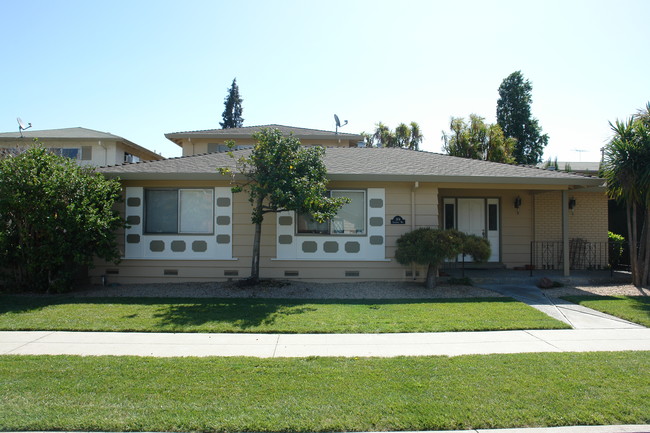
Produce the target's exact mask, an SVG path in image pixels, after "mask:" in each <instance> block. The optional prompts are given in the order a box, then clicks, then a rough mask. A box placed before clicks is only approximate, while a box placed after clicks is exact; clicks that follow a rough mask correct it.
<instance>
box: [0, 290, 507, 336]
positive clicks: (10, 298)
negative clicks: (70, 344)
mask: <svg viewBox="0 0 650 433" xmlns="http://www.w3.org/2000/svg"><path fill="white" fill-rule="evenodd" d="M477 302H480V303H483V302H490V303H519V302H518V301H515V300H514V299H511V298H507V297H498V298H454V299H451V298H447V299H277V298H255V299H253V298H144V297H139V298H127V297H114V298H109V297H106V298H74V297H69V296H43V297H40V296H20V295H0V315H1V314H3V313H9V312H13V313H21V312H32V311H37V310H40V309H43V308H46V307H49V306H54V305H64V304H77V305H83V304H92V305H97V304H100V305H101V304H105V305H106V306H107V308H108V307H109V306H110V305H134V306H138V305H142V306H147V305H150V306H155V307H156V308H155V311H154V312H153V313H152V315H151V317H153V318H154V319H156V322H157V323H155V324H154V325H153V327H155V328H159V330H160V331H167V332H174V331H175V330H177V329H178V330H180V329H183V328H185V329H187V328H192V327H195V328H199V327H202V326H204V325H207V324H210V323H215V324H216V323H222V324H228V325H230V326H231V332H232V330H235V331H236V330H242V331H244V330H247V329H251V328H256V327H263V326H268V325H272V324H274V323H275V322H276V321H277V320H280V319H281V318H283V317H287V316H294V315H301V314H306V313H310V312H314V311H317V310H318V305H330V304H336V305H357V306H366V307H367V308H368V309H369V310H373V311H375V310H381V306H382V305H394V304H403V305H404V304H422V303H427V304H452V303H453V304H458V303H477ZM377 313H378V314H380V311H377ZM136 317H138V314H137V313H135V314H124V315H123V316H122V317H121V318H122V319H125V320H128V319H132V318H136ZM262 332H263V331H262Z"/></svg>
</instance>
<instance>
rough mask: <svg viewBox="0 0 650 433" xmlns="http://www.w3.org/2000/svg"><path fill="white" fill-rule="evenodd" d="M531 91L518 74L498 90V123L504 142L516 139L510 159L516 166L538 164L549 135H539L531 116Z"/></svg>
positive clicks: (511, 75)
mask: <svg viewBox="0 0 650 433" xmlns="http://www.w3.org/2000/svg"><path fill="white" fill-rule="evenodd" d="M532 90H533V86H532V84H531V83H530V81H528V80H527V79H525V78H524V76H523V74H522V73H521V71H516V72H513V73H512V74H510V75H509V76H508V77H507V78H506V79H504V80H503V82H502V83H501V86H499V100H498V101H497V123H498V124H499V126H500V127H501V129H502V130H503V133H504V135H505V136H506V138H509V137H512V138H516V139H517V144H516V145H515V149H514V152H513V156H514V157H515V160H516V162H517V163H519V164H537V163H538V162H541V161H542V155H543V154H544V147H546V145H547V144H548V135H547V134H542V128H541V126H539V122H538V121H537V119H535V118H534V117H533V116H532V114H531V110H530V105H531V104H532V102H533V97H532V95H531V93H532Z"/></svg>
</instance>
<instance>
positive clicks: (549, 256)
mask: <svg viewBox="0 0 650 433" xmlns="http://www.w3.org/2000/svg"><path fill="white" fill-rule="evenodd" d="M624 247H625V245H624V244H623V243H620V242H611V241H610V242H589V241H587V240H585V239H581V238H575V239H570V240H569V269H571V270H603V269H610V270H613V269H614V268H616V267H618V266H619V265H620V264H621V259H622V257H623V251H624ZM530 265H531V266H530V270H531V275H532V271H533V269H542V270H561V269H563V268H564V243H563V242H562V241H533V242H531V243H530Z"/></svg>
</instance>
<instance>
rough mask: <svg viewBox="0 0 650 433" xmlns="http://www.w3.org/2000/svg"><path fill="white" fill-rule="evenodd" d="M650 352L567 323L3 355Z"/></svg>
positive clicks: (9, 340)
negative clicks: (555, 326) (564, 325)
mask: <svg viewBox="0 0 650 433" xmlns="http://www.w3.org/2000/svg"><path fill="white" fill-rule="evenodd" d="M625 350H643V351H650V329H648V328H633V329H561V330H527V331H488V332H433V333H414V334H198V333H196V334H195V333H192V334H188V333H185V334H172V333H142V332H52V331H6V332H0V355H134V356H155V357H174V356H253V357H260V358H271V357H304V356H345V357H355V356H379V357H394V356H431V355H446V356H457V355H475V354H494V353H527V352H588V351H589V352H591V351H625Z"/></svg>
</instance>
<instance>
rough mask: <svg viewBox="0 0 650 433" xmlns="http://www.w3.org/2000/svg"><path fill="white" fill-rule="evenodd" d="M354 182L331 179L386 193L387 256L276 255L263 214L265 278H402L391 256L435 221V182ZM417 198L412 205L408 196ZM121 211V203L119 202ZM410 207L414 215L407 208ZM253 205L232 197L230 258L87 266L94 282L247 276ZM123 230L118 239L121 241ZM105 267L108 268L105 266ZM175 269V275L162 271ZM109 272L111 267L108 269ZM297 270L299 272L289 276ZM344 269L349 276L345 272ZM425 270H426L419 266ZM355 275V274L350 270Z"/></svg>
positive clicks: (271, 221)
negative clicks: (406, 237)
mask: <svg viewBox="0 0 650 433" xmlns="http://www.w3.org/2000/svg"><path fill="white" fill-rule="evenodd" d="M125 185H126V186H147V187H163V186H174V187H192V186H193V187H212V186H223V185H224V183H223V182H201V181H191V182H190V181H186V182H171V181H156V182H151V181H149V182H143V181H139V182H135V181H131V182H127V183H126V184H125ZM414 186H415V185H414V184H413V183H407V182H404V183H375V182H369V183H364V184H360V183H355V182H332V183H331V184H330V185H329V187H330V188H333V189H334V188H384V189H385V193H386V203H385V209H386V216H385V218H384V220H385V222H384V223H385V225H386V241H385V245H386V247H385V248H386V259H385V261H365V262H362V261H355V262H353V261H331V260H327V261H318V260H314V261H308V260H275V257H276V247H275V242H276V225H275V224H276V218H275V215H273V214H267V216H266V218H265V221H264V223H263V226H262V240H261V261H260V274H261V276H262V277H263V278H283V279H284V278H287V279H292V278H293V279H296V278H298V279H301V280H313V281H348V280H350V281H353V280H378V281H382V280H405V279H407V277H406V276H405V275H406V271H410V270H411V268H410V267H405V266H402V265H400V264H398V263H397V262H396V261H395V260H394V253H395V242H396V240H397V238H398V237H399V236H400V235H402V234H403V233H406V232H408V231H410V230H411V227H412V226H414V227H416V228H417V227H430V226H434V227H435V226H437V225H438V207H437V199H438V194H437V192H438V191H437V188H436V186H435V185H433V184H426V183H420V184H419V185H418V187H417V188H414ZM412 191H413V197H415V200H416V204H415V206H412V204H411V197H412ZM121 210H122V212H123V211H124V206H123V204H122V206H121ZM412 211H414V212H415V213H414V215H413V216H412V215H411V212H412ZM250 212H251V205H250V203H249V202H248V199H247V195H246V194H245V193H240V194H235V195H234V197H233V215H232V220H233V257H234V258H235V260H231V261H217V260H205V261H201V260H123V261H122V262H121V263H120V264H119V265H112V264H106V263H102V262H99V261H98V262H97V266H96V268H95V269H93V270H92V271H91V276H92V277H93V282H95V283H98V282H99V281H100V276H101V275H107V278H108V282H109V283H111V282H121V283H147V282H151V283H153V282H173V281H219V280H226V279H228V278H245V277H247V276H249V275H250V266H251V255H252V246H253V238H254V226H253V225H252V223H251V220H250ZM395 216H401V217H402V218H404V219H405V220H406V224H390V220H391V219H392V218H393V217H395ZM123 239H124V236H123V233H120V234H118V240H119V242H120V243H121V245H123V243H124V240H123ZM107 271H108V272H107ZM115 271H117V272H119V274H117V275H116V274H114V272H115ZM169 271H174V272H177V275H165V272H168V273H169ZM226 271H229V272H230V273H232V272H233V271H235V272H237V274H238V275H237V276H236V277H230V276H228V275H225V273H226ZM111 272H113V273H111ZM285 272H289V273H290V275H291V274H293V273H294V272H298V276H287V275H285ZM346 272H347V274H348V276H346ZM421 274H422V276H424V271H423V270H422V271H421ZM354 275H358V276H354Z"/></svg>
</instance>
